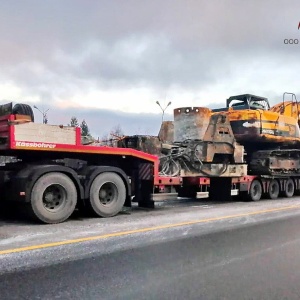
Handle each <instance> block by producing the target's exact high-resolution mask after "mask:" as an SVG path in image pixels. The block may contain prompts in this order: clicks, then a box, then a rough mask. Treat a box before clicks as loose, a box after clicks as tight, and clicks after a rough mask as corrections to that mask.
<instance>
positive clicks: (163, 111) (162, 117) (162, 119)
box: [156, 101, 172, 123]
mask: <svg viewBox="0 0 300 300" xmlns="http://www.w3.org/2000/svg"><path fill="white" fill-rule="evenodd" d="M156 104H157V105H158V106H159V107H160V109H161V110H162V116H161V123H163V121H164V114H165V110H166V109H167V108H168V107H169V106H170V105H171V104H172V102H171V101H170V102H169V103H168V104H167V106H166V107H165V108H162V106H161V105H160V103H159V101H156Z"/></svg>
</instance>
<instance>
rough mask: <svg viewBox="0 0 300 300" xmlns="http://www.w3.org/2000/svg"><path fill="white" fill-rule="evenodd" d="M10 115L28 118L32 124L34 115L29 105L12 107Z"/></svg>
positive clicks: (19, 104)
mask: <svg viewBox="0 0 300 300" xmlns="http://www.w3.org/2000/svg"><path fill="white" fill-rule="evenodd" d="M12 113H13V114H18V115H25V116H29V117H30V118H31V121H32V122H34V114H33V110H32V108H31V106H30V105H27V104H21V103H18V104H16V105H15V106H14V107H13V110H12Z"/></svg>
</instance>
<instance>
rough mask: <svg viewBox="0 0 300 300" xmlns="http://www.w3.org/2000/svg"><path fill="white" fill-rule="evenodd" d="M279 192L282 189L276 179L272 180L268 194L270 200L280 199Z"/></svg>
mask: <svg viewBox="0 0 300 300" xmlns="http://www.w3.org/2000/svg"><path fill="white" fill-rule="evenodd" d="M279 192H280V187H279V183H278V181H277V180H276V179H272V180H271V182H270V184H269V189H268V193H267V196H268V198H270V199H276V198H278V195H279Z"/></svg>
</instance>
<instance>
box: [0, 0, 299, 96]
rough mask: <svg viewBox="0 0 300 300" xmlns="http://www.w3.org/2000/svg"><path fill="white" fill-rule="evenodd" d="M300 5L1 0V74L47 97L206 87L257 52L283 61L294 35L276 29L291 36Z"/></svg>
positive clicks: (295, 49) (291, 51)
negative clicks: (91, 91) (100, 91)
mask: <svg viewBox="0 0 300 300" xmlns="http://www.w3.org/2000/svg"><path fill="white" fill-rule="evenodd" d="M299 8H300V4H299V1H289V2H288V5H287V2H286V1H283V0H279V1H271V0H267V1H259V0H253V1H238V0H231V1H228V0H227V1H225V0H212V1H204V0H202V1H200V0H164V1H158V0H152V1H139V0H127V1H123V0H115V1H108V0H102V1H91V0H90V1H83V0H82V1H79V0H66V1H60V0H53V1H37V0H36V1H34V0H29V1H26V2H24V1H14V2H12V1H1V3H0V36H1V39H0V49H1V50H0V51H1V55H0V83H1V82H7V81H9V82H14V83H15V84H16V85H17V86H18V87H20V88H21V89H22V90H23V91H24V93H25V94H26V95H33V96H38V97H39V98H40V99H41V102H48V101H53V99H57V98H59V99H66V100H67V99H69V98H71V97H72V96H73V95H75V94H76V92H78V91H85V90H89V89H91V88H98V89H120V88H121V89H122V88H124V89H126V88H132V87H140V86H145V87H151V88H153V89H154V90H157V91H165V90H167V89H171V88H173V87H181V88H183V89H187V90H195V89H200V88H202V89H205V88H206V87H208V86H212V85H213V84H215V83H216V82H218V81H220V80H222V79H223V78H230V77H234V76H247V74H236V67H237V66H243V65H247V64H251V63H252V62H255V61H257V60H260V61H264V62H266V63H267V62H269V61H272V62H275V63H274V65H276V63H278V65H282V64H287V65H291V68H292V67H293V62H294V61H295V59H297V58H298V56H299V49H300V45H299V46H290V45H284V43H283V39H285V38H300V31H298V29H297V25H298V22H299V16H298V11H299ZM263 68H264V65H261V66H259V68H258V69H257V73H258V74H260V72H261V69H263ZM266 80H268V79H266ZM262 90H263V86H262ZM246 92H247V91H246Z"/></svg>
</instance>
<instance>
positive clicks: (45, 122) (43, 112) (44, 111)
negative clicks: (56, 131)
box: [33, 105, 50, 124]
mask: <svg viewBox="0 0 300 300" xmlns="http://www.w3.org/2000/svg"><path fill="white" fill-rule="evenodd" d="M33 107H34V108H35V109H37V110H38V111H39V112H40V113H41V114H42V115H43V124H47V123H48V119H47V111H48V110H49V109H50V108H48V109H47V110H43V111H41V110H40V109H39V108H38V107H37V106H36V105H34V106H33Z"/></svg>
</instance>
